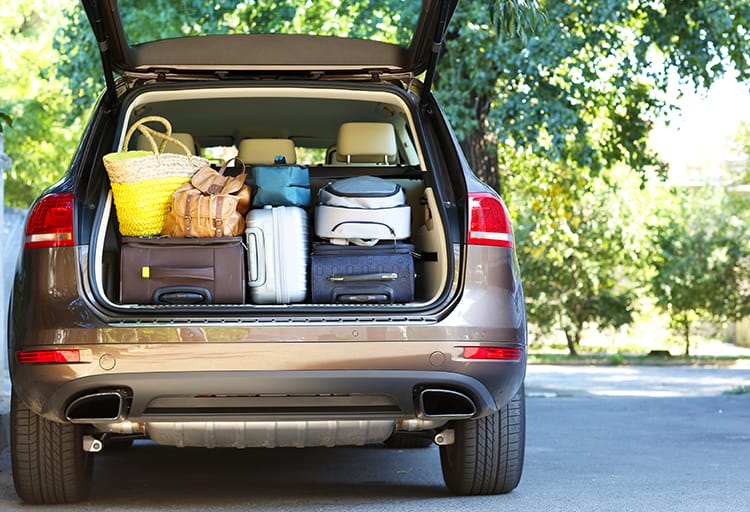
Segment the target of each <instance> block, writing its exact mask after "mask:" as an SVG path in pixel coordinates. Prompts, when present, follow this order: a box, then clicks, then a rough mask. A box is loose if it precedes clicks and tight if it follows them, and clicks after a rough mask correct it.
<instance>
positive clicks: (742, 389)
mask: <svg viewBox="0 0 750 512" xmlns="http://www.w3.org/2000/svg"><path fill="white" fill-rule="evenodd" d="M747 394H750V386H737V387H736V388H734V389H730V390H729V391H724V392H723V393H722V395H725V396H735V395H747Z"/></svg>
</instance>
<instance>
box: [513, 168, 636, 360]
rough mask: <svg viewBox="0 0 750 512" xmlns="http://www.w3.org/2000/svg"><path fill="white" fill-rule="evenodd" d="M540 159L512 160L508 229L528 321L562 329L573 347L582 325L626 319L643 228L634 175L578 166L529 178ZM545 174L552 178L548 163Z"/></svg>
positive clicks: (619, 323) (629, 318)
mask: <svg viewBox="0 0 750 512" xmlns="http://www.w3.org/2000/svg"><path fill="white" fill-rule="evenodd" d="M545 165H547V166H550V165H551V164H549V163H545V162H544V161H541V160H539V159H535V158H532V157H528V158H527V159H526V160H525V161H523V162H520V161H515V162H514V163H513V170H514V172H513V173H512V175H510V176H508V180H509V182H510V184H511V186H512V188H513V189H514V190H517V191H518V192H517V193H516V194H514V196H513V197H514V203H513V204H512V210H513V211H515V212H516V215H517V219H516V221H515V227H516V229H515V235H516V241H517V245H518V250H519V260H520V262H521V271H522V274H523V276H524V289H525V292H526V296H527V309H528V313H529V318H530V320H531V321H532V322H534V323H535V324H536V325H537V326H538V327H539V328H540V329H542V330H543V331H549V330H551V329H553V328H559V329H561V330H562V331H563V332H564V333H565V335H566V338H567V341H568V348H569V350H570V352H571V353H575V352H576V347H577V346H578V344H579V342H580V339H581V333H582V332H583V330H584V327H585V326H586V324H588V323H594V324H596V325H597V326H598V327H599V328H600V329H603V328H606V327H614V328H619V327H622V326H623V325H627V324H629V323H631V322H632V320H633V318H632V308H633V302H634V299H635V296H636V291H635V289H636V286H637V284H638V275H639V274H640V273H642V272H643V268H642V261H643V260H642V258H641V257H640V256H641V250H642V249H641V247H642V241H641V239H642V237H643V233H642V231H641V230H640V229H639V228H638V225H637V224H636V223H635V222H634V221H635V219H637V218H638V216H639V214H638V212H635V211H633V209H632V204H633V200H634V198H635V196H636V195H637V194H638V193H639V190H638V180H635V179H633V177H632V176H630V177H628V176H627V175H623V173H620V174H619V175H618V174H617V173H603V174H602V175H600V176H597V177H595V176H592V175H591V174H590V172H589V171H587V170H586V169H577V170H576V173H575V176H573V175H572V173H564V172H560V173H558V174H557V175H556V178H553V179H550V180H544V181H539V180H536V181H530V180H529V177H528V176H529V175H534V172H532V170H533V169H538V168H539V166H545ZM545 172H547V173H549V175H550V176H552V174H553V168H548V169H546V170H545ZM521 191H522V192H521Z"/></svg>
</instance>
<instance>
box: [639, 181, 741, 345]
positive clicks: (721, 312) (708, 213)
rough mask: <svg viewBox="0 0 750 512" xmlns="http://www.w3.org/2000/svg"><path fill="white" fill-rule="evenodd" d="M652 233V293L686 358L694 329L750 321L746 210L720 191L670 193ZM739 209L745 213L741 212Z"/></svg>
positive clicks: (706, 188)
mask: <svg viewBox="0 0 750 512" xmlns="http://www.w3.org/2000/svg"><path fill="white" fill-rule="evenodd" d="M673 195H674V197H673V202H672V204H671V205H670V204H669V203H668V202H667V201H666V200H665V201H664V202H662V203H661V205H660V209H661V211H660V213H659V215H658V216H657V217H656V218H657V219H658V220H659V221H660V222H659V223H658V224H656V225H653V226H652V227H651V235H652V244H653V247H654V249H653V256H652V259H651V264H652V267H653V270H654V274H653V277H652V279H651V289H652V293H653V294H654V296H655V297H656V299H657V303H658V305H659V306H660V307H661V308H663V309H664V310H665V311H666V312H667V313H668V314H669V315H670V320H671V326H672V327H673V328H674V329H675V330H676V331H678V332H679V333H680V334H681V335H682V336H683V339H684V342H685V355H689V352H690V335H691V333H692V328H693V325H694V323H695V322H696V321H697V320H699V319H706V318H710V319H712V320H714V321H717V322H722V321H727V320H739V319H740V318H742V317H744V316H747V315H750V242H749V241H748V240H749V239H750V224H749V223H748V217H749V216H748V215H747V212H746V205H742V204H738V203H736V202H734V201H733V200H732V199H731V198H728V197H725V196H724V195H723V193H722V191H721V189H719V188H715V187H705V188H702V189H696V190H686V189H682V190H680V191H673ZM743 206H744V208H743Z"/></svg>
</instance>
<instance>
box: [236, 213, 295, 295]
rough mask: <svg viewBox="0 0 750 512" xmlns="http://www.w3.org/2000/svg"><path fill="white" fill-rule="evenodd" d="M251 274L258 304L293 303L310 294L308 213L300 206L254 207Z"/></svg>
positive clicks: (249, 236)
mask: <svg viewBox="0 0 750 512" xmlns="http://www.w3.org/2000/svg"><path fill="white" fill-rule="evenodd" d="M245 239H246V241H247V274H248V286H249V287H250V301H251V302H252V303H254V304H291V303H294V302H302V301H304V300H305V297H306V296H307V269H308V265H309V247H308V243H307V241H308V234H307V212H306V211H305V210H304V209H302V208H299V207H296V206H276V207H270V206H267V207H265V208H262V209H256V210H250V212H248V214H247V218H246V229H245Z"/></svg>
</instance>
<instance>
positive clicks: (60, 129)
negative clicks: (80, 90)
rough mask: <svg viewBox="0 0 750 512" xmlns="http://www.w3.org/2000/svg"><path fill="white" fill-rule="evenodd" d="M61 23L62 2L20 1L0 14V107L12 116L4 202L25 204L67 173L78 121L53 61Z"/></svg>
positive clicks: (76, 134)
mask: <svg viewBox="0 0 750 512" xmlns="http://www.w3.org/2000/svg"><path fill="white" fill-rule="evenodd" d="M61 23H62V14H61V12H60V2H57V1H53V0H33V1H32V0H21V1H18V2H12V3H11V4H8V5H7V6H4V7H3V9H2V14H0V33H2V34H3V36H2V38H0V61H1V62H2V65H1V66H0V67H1V68H2V69H3V73H2V74H0V111H2V112H4V113H5V114H6V115H8V116H12V118H13V130H12V131H9V132H8V133H7V134H6V136H7V137H6V140H5V143H6V151H7V153H8V154H9V155H10V156H11V157H12V159H13V162H14V164H13V166H12V167H11V168H10V170H9V171H7V172H6V173H5V177H4V182H5V197H6V203H7V204H9V205H11V206H19V207H26V206H28V205H29V203H30V202H31V201H32V200H33V199H34V197H36V195H37V194H38V193H39V192H40V191H41V190H42V189H44V188H45V187H47V186H49V185H51V184H52V183H53V182H55V181H56V180H57V179H59V177H60V176H61V175H62V174H63V173H64V172H65V169H66V167H67V164H68V162H69V161H70V158H71V157H72V154H73V151H74V150H75V141H76V139H77V138H78V136H79V134H80V130H81V123H79V122H72V123H71V122H70V121H69V120H68V119H67V111H68V110H69V98H68V96H67V94H66V90H67V83H66V81H65V80H64V79H63V78H62V77H61V76H60V75H58V74H57V72H56V68H55V67H54V65H53V63H54V62H55V61H56V59H57V57H56V55H55V53H54V52H53V51H52V35H53V34H54V30H55V28H56V27H57V26H59V25H60V24H61Z"/></svg>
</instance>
